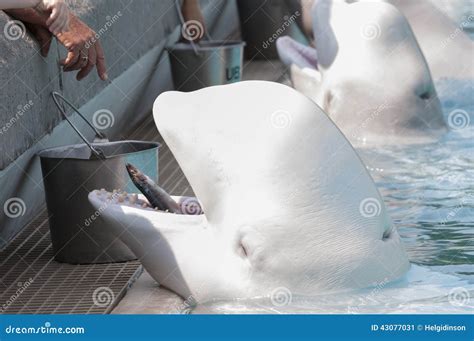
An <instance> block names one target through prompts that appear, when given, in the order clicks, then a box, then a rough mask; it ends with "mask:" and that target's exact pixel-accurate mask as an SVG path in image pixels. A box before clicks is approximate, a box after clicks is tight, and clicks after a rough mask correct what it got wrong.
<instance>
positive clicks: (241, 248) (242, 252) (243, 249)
mask: <svg viewBox="0 0 474 341" xmlns="http://www.w3.org/2000/svg"><path fill="white" fill-rule="evenodd" d="M237 252H238V253H239V255H240V256H241V257H243V258H247V257H248V256H249V254H248V252H247V248H246V247H245V245H244V244H243V243H242V242H240V244H239V248H238V250H237Z"/></svg>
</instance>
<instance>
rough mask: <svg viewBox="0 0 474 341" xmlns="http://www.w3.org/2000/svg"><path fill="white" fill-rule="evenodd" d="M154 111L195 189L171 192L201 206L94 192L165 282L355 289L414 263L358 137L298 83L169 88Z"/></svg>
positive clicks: (256, 289)
mask: <svg viewBox="0 0 474 341" xmlns="http://www.w3.org/2000/svg"><path fill="white" fill-rule="evenodd" d="M153 115H154V120H155V123H156V126H157V127H158V130H159V132H160V134H161V135H162V137H163V139H164V141H165V142H166V144H167V145H168V146H169V148H170V150H171V152H172V154H173V155H174V157H175V158H176V160H177V162H178V164H179V166H180V167H181V169H182V171H183V172H184V175H185V176H186V178H187V179H188V181H189V183H190V185H191V187H192V189H193V191H194V193H195V195H196V198H194V199H193V198H186V200H181V199H179V198H176V197H174V198H175V200H176V202H188V203H189V200H195V203H196V204H197V205H198V210H194V213H199V214H186V212H185V211H186V210H179V214H176V213H173V212H172V211H169V210H167V212H165V211H162V210H156V209H153V208H151V207H150V205H149V203H147V201H146V197H145V196H143V195H139V196H138V198H136V197H130V195H128V196H126V197H121V198H118V199H116V198H115V197H114V196H112V195H111V193H106V192H105V191H103V190H102V191H101V190H96V191H93V192H91V193H90V194H89V200H90V202H91V203H92V205H93V206H94V207H95V208H96V209H97V210H98V211H100V212H101V218H102V219H105V221H106V222H107V226H109V227H108V228H110V230H111V233H114V234H115V235H116V236H117V238H120V240H122V241H123V242H124V243H125V244H126V245H128V247H129V248H130V249H131V250H132V251H133V252H134V253H135V255H136V256H137V258H138V259H140V261H141V262H142V264H143V266H144V268H145V269H146V270H147V271H148V272H149V274H150V275H151V276H152V277H153V278H154V279H155V280H156V281H157V282H158V283H159V284H160V285H162V286H164V287H166V288H168V289H170V290H172V291H174V292H175V293H177V294H179V295H180V296H182V297H183V298H185V299H187V298H190V297H192V298H193V299H194V300H195V301H196V302H198V303H199V302H209V301H214V300H232V299H246V298H255V297H268V296H271V293H272V292H273V291H274V290H275V289H277V288H285V290H287V292H290V293H291V294H292V295H319V294H324V293H329V292H340V291H348V290H355V289H358V288H366V287H370V286H375V285H377V284H379V283H381V282H383V283H387V282H389V281H394V280H397V279H398V278H400V277H402V276H403V275H404V274H405V273H406V271H407V270H408V268H409V266H410V265H409V261H408V259H407V255H406V252H405V250H404V247H403V245H402V243H401V241H400V237H399V234H398V232H397V230H396V228H395V227H394V225H393V223H392V221H391V219H390V217H389V216H388V214H387V211H386V208H385V206H384V204H383V200H382V198H381V196H380V194H379V192H378V191H377V189H376V187H375V185H374V182H373V180H372V178H371V177H370V175H369V173H368V172H367V170H366V168H365V167H364V165H363V163H362V162H361V160H360V159H359V157H358V155H357V154H356V152H355V151H354V149H353V147H352V146H351V144H350V143H349V141H348V140H347V139H346V138H345V137H344V135H343V134H342V133H341V132H340V131H339V129H338V128H337V127H336V126H335V125H334V123H333V122H332V121H331V120H330V119H329V118H328V116H327V115H326V114H325V113H324V112H323V111H322V110H321V108H319V107H318V106H317V105H316V104H315V103H314V102H313V101H312V100H310V99H309V98H307V97H306V96H304V95H302V94H301V93H299V92H297V91H296V90H294V89H293V88H291V87H288V86H286V85H282V84H279V83H273V82H266V81H245V82H239V83H234V84H229V85H222V86H213V87H208V88H204V89H201V90H198V91H194V92H178V91H168V92H165V93H162V94H161V95H160V96H159V97H158V98H157V99H156V101H155V103H154V107H153ZM128 167H129V168H130V171H131V173H132V176H134V177H135V178H137V179H138V178H142V180H143V181H141V182H140V186H148V185H147V183H149V181H148V179H146V178H145V177H143V176H142V175H141V174H140V173H139V170H137V169H134V168H131V167H130V166H128ZM138 181H140V180H139V179H138V180H137V183H138ZM151 192H152V191H149V192H148V195H149V196H150V195H152V194H150V193H151ZM159 192H160V191H155V193H159ZM157 195H158V196H159V195H160V194H157ZM128 197H130V198H128ZM171 206H174V204H173V205H167V207H171ZM177 212H178V211H177Z"/></svg>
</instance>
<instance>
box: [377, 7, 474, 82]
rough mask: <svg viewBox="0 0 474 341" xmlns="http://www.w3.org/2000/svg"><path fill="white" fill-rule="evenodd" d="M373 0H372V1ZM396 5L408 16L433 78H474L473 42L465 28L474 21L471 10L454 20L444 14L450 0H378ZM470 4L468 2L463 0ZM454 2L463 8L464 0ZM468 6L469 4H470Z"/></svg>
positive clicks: (473, 14)
mask: <svg viewBox="0 0 474 341" xmlns="http://www.w3.org/2000/svg"><path fill="white" fill-rule="evenodd" d="M372 1H373V0H372ZM378 1H383V2H389V3H391V4H393V5H394V6H396V7H397V8H398V9H399V10H400V11H401V12H402V13H403V14H404V15H405V17H406V18H407V20H408V21H409V23H410V26H411V27H412V29H413V32H414V33H415V36H416V38H417V41H418V43H419V44H420V47H421V50H422V51H423V54H424V55H425V57H426V60H427V62H428V65H429V67H430V70H431V73H432V75H433V78H434V80H435V81H436V80H439V79H444V78H451V79H452V78H455V79H469V80H472V79H474V42H473V41H472V40H471V39H470V38H469V37H468V36H467V34H466V30H467V29H468V28H469V27H470V26H473V24H474V13H473V12H472V8H473V7H472V6H473V5H472V3H471V4H470V8H471V13H467V15H466V17H464V18H458V19H457V21H454V20H453V19H452V18H450V17H448V15H447V14H446V13H443V11H444V10H446V9H445V8H443V5H449V4H450V2H441V1H431V0H417V1H412V0H378ZM464 4H465V5H467V3H466V2H464ZM452 5H454V6H458V7H460V6H461V5H462V3H461V2H459V1H457V2H455V1H453V2H452ZM468 6H469V5H467V6H466V7H468Z"/></svg>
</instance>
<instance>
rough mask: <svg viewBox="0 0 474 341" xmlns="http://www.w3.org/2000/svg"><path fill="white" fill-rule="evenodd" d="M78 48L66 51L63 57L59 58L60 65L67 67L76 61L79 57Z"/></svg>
mask: <svg viewBox="0 0 474 341" xmlns="http://www.w3.org/2000/svg"><path fill="white" fill-rule="evenodd" d="M79 55H80V53H79V50H77V49H74V50H71V51H69V52H68V53H67V56H66V58H65V59H63V60H61V61H60V63H61V65H62V66H63V67H64V68H65V69H66V68H68V67H71V66H72V65H74V64H75V63H77V60H78V59H79Z"/></svg>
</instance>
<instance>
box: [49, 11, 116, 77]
mask: <svg viewBox="0 0 474 341" xmlns="http://www.w3.org/2000/svg"><path fill="white" fill-rule="evenodd" d="M69 23H70V24H69V30H68V31H66V32H63V33H59V34H58V35H56V37H57V39H58V41H59V42H60V43H61V44H62V45H64V46H65V47H66V48H67V50H68V54H67V56H66V58H65V59H63V60H61V61H60V63H61V65H63V67H64V71H66V72H68V71H74V70H81V71H80V72H79V73H78V74H77V77H76V78H77V80H82V79H83V78H85V77H86V76H87V75H88V74H89V73H90V72H91V70H92V69H93V68H94V66H95V67H96V68H97V74H98V75H99V77H100V79H102V80H107V78H108V77H107V68H106V66H105V56H104V50H103V49H102V45H101V44H100V42H99V41H98V40H97V38H96V33H95V32H94V31H93V30H92V29H91V28H90V27H89V26H87V25H86V24H84V23H83V22H82V21H81V20H79V19H78V18H77V17H75V16H74V15H72V14H70V15H69Z"/></svg>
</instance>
